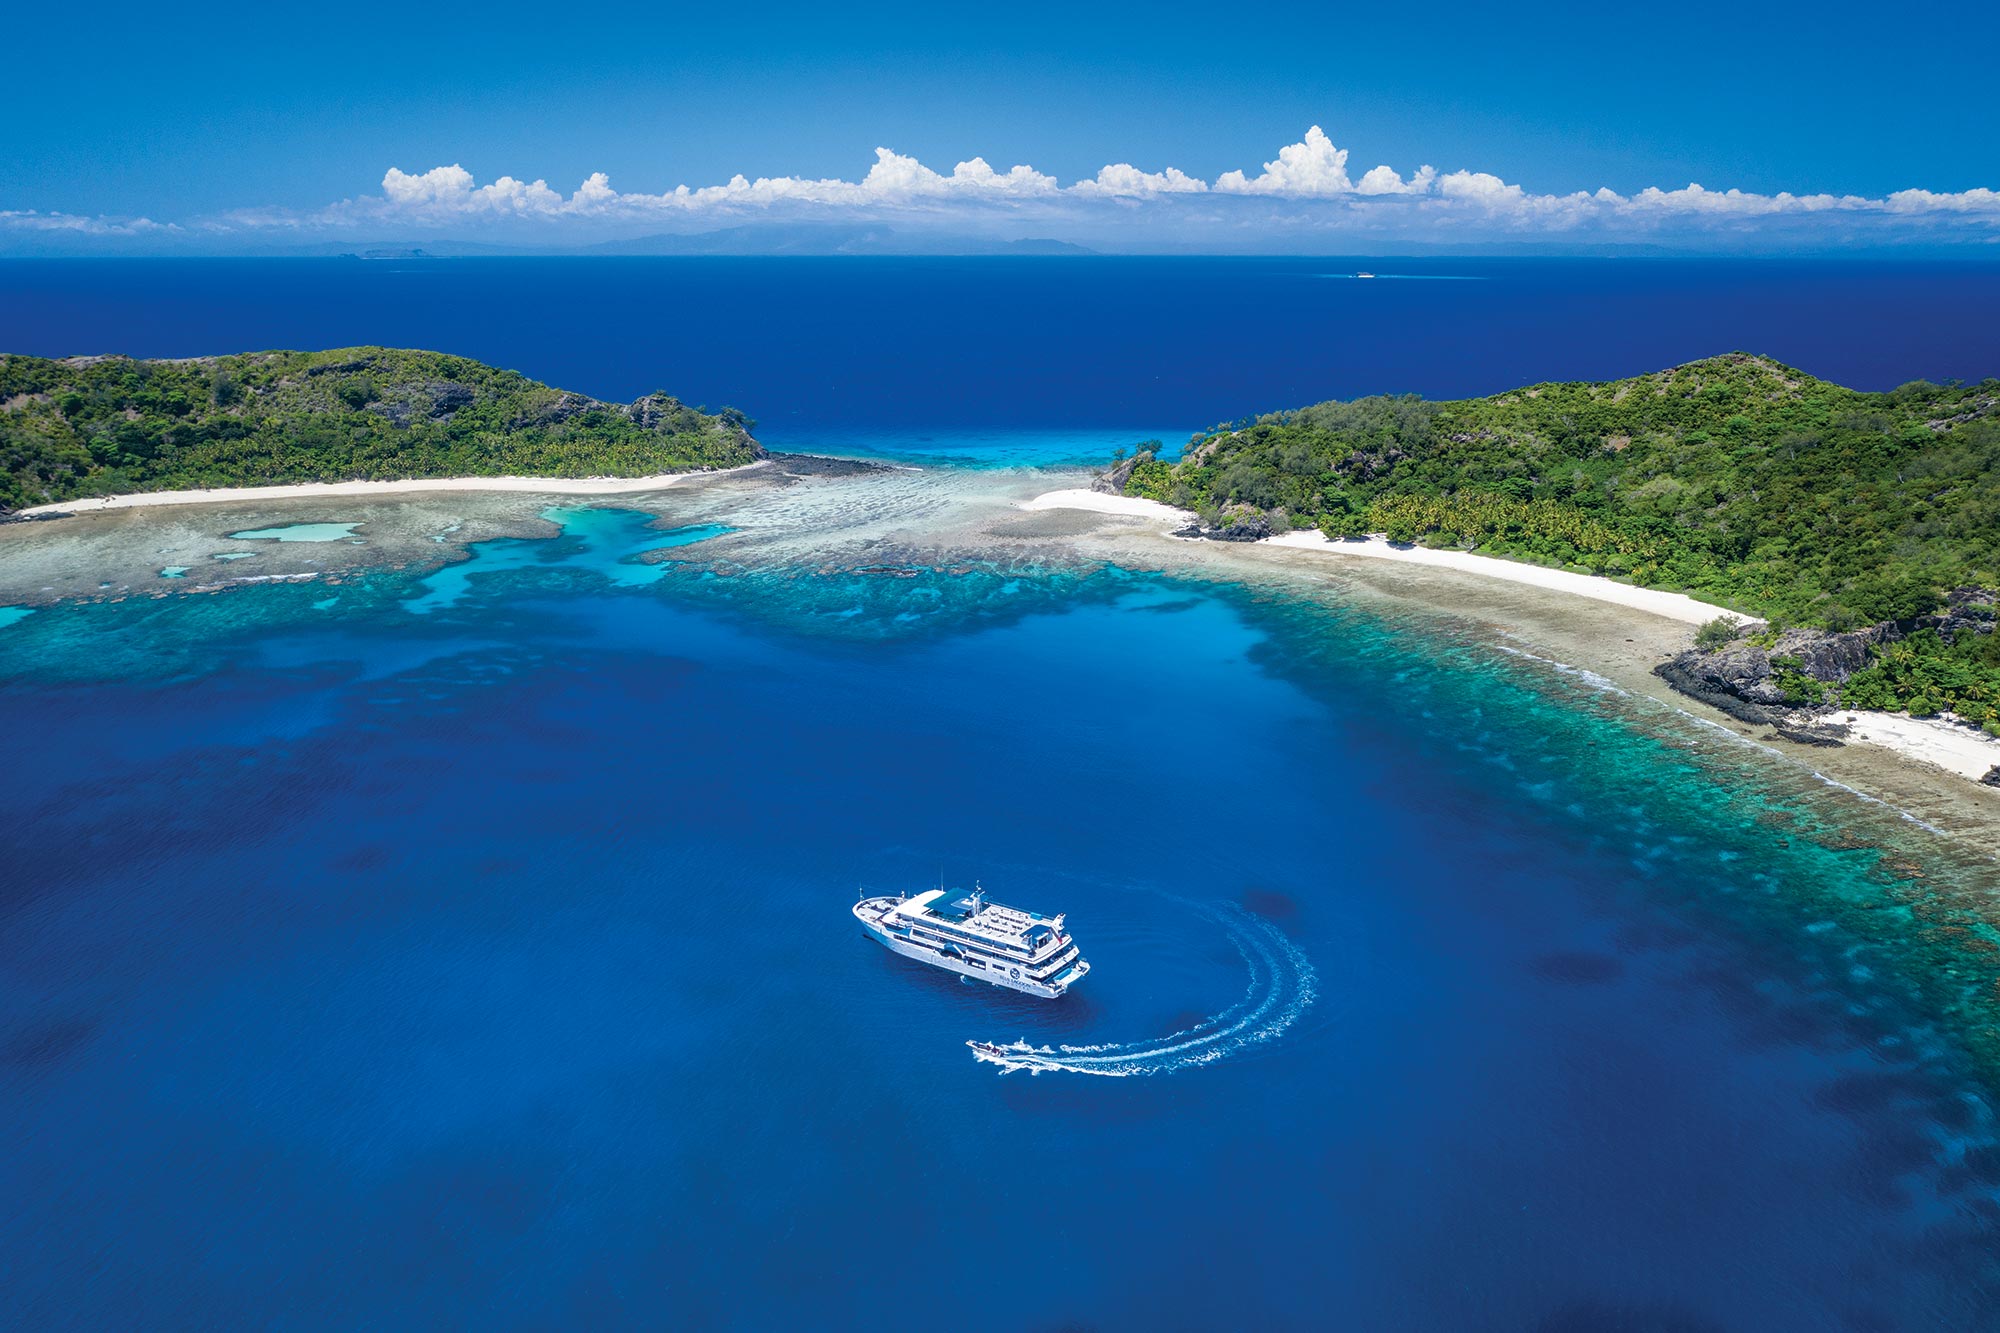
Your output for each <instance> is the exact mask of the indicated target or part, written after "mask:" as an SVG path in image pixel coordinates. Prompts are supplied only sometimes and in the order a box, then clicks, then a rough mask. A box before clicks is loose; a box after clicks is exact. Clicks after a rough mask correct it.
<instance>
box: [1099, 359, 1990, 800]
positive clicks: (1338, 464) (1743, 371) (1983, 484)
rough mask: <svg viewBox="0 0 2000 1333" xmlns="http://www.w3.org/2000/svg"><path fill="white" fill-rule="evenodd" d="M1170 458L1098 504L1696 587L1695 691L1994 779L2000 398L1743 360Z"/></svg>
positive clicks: (1257, 433) (1303, 414) (1400, 402)
mask: <svg viewBox="0 0 2000 1333" xmlns="http://www.w3.org/2000/svg"><path fill="white" fill-rule="evenodd" d="M1163 452H1164V451H1163V449H1162V448H1161V447H1160V446H1159V444H1158V443H1157V442H1148V443H1147V444H1145V445H1142V446H1140V447H1139V448H1138V449H1137V450H1136V451H1133V452H1131V453H1130V454H1126V453H1124V452H1123V451H1121V454H1120V456H1118V457H1116V458H1115V459H1114V460H1113V467H1112V468H1111V470H1110V471H1109V472H1107V473H1106V474H1105V475H1104V476H1103V477H1101V478H1099V480H1098V482H1097V483H1096V489H1097V490H1098V491H1099V492H1100V493H1102V494H1104V496H1105V498H1106V499H1107V500H1112V501H1116V502H1120V503H1124V504H1128V505H1129V504H1133V503H1137V502H1148V501H1150V502H1155V503H1158V504H1162V505H1167V506H1172V507H1174V508H1175V509H1178V510H1183V511H1189V512H1190V513H1191V515H1192V517H1191V520H1190V521H1189V522H1188V523H1187V525H1186V526H1185V527H1184V528H1183V530H1182V535H1185V536H1190V537H1202V538H1209V539H1219V540H1225V541H1277V542H1281V543H1285V544H1292V545H1298V544H1315V545H1317V544H1324V545H1325V546H1327V547H1328V548H1329V549H1334V550H1339V549H1340V548H1341V547H1342V546H1344V545H1349V544H1352V545H1355V546H1359V545H1360V544H1361V543H1363V542H1364V541H1365V540H1366V539H1368V538H1370V537H1373V538H1374V540H1375V543H1376V544H1377V546H1378V547H1379V545H1380V544H1381V543H1383V542H1386V543H1390V544H1393V545H1395V546H1398V547H1401V548H1405V549H1409V550H1416V551H1422V550H1435V551H1443V552H1476V553H1479V554H1480V555H1483V556H1490V557H1501V558H1506V559H1511V560H1515V561H1525V562H1530V563H1533V564H1535V565H1540V566H1544V567H1550V568H1554V569H1560V570H1564V571H1569V572H1572V573H1576V574H1583V575H1590V576H1596V577H1599V578H1602V579H1609V580H1616V581H1618V582H1619V583H1621V584H1626V585H1632V586H1633V587H1636V588H1643V589H1655V590H1662V591H1665V592H1671V593H1679V594H1687V595H1688V596H1690V597H1693V598H1696V599H1699V601H1700V602H1704V603H1709V604H1712V605H1713V606H1715V607H1716V608H1717V609H1718V611H1723V612H1724V613H1722V614H1718V615H1716V616H1715V617H1713V618H1711V619H1709V620H1708V621H1707V622H1706V623H1703V624H1701V625H1700V626H1699V627H1698V628H1697V629H1696V631H1695V636H1694V642H1693V644H1692V645H1691V646H1690V647H1689V649H1688V650H1687V651H1686V652H1685V653H1683V654H1680V655H1679V656H1677V657H1675V658H1674V659H1673V660H1671V661H1669V662H1666V663H1662V664H1661V666H1660V668H1659V674H1660V675H1661V676H1662V677H1663V678H1665V679H1666V680H1667V681H1668V682H1669V683H1670V684H1672V685H1674V686H1675V687H1676V688H1677V689H1680V690H1682V691H1683V692H1684V693H1688V694H1691V695H1693V696H1695V697H1699V698H1701V699H1703V700H1705V701H1707V702H1709V703H1712V704H1715V705H1717V706H1718V707H1722V708H1724V709H1725V710H1726V711H1728V712H1730V713H1732V714H1733V715H1735V716H1737V717H1738V718H1739V719H1740V720H1744V721H1749V722H1753V723H1759V724H1765V723H1768V724H1770V725H1772V726H1774V727H1776V728H1777V729H1778V730H1779V732H1780V734H1784V735H1788V736H1790V737H1791V738H1793V739H1797V740H1802V741H1807V742H1811V743H1833V742H1838V741H1839V740H1840V739H1842V738H1843V737H1844V736H1845V735H1846V734H1848V731H1849V729H1850V728H1853V727H1855V726H1857V725H1863V719H1862V718H1861V717H1860V716H1858V715H1857V712H1856V710H1862V711H1866V712H1872V713H1886V714H1902V715H1904V716H1905V717H1906V718H1908V719H1913V720H1916V721H1919V722H1930V721H1932V720H1934V719H1935V720H1942V721H1943V722H1945V723H1950V724H1956V725H1957V726H1958V727H1959V728H1961V729H1963V730H1964V731H1965V732H1966V733H1967V736H1968V739H1970V740H1972V741H1974V742H1976V744H1975V745H1974V747H1973V748H1972V750H1971V751H1970V752H1969V753H1971V754H1972V755H1974V756H1980V757H1982V758H1976V759H1975V760H1973V761H1972V762H1973V763H1974V765H1975V767H1978V768H1979V770H1980V772H1981V773H1984V775H1985V780H1987V781H1989V782H1992V783H1995V784H1996V785H2000V767H1996V768H1994V769H1992V770H1991V771H1987V770H1986V769H1985V767H1984V760H1983V756H1985V755H1986V754H1987V753H1988V745H1987V741H1986V737H2000V635H1996V634H1994V632H1993V630H1994V625H1995V618H1996V612H1995V606H1996V603H2000V593H1996V591H1995V589H1996V588H2000V381H1995V380H1992V379H1988V380H1985V381H1982V382H1980V383H1978V384H1969V385H1968V384H1944V385H1939V384H1930V383H1926V382H1921V381H1919V382H1916V383H1912V384H1905V385H1903V386H1902V387H1900V388H1898V389H1895V390H1892V391H1889V392H1885V393H1869V392H1863V391H1859V390H1854V389H1849V388H1845V387H1842V386H1840V385H1837V384H1831V383H1828V382H1826V381H1824V380H1819V379H1815V378H1814V377H1812V376H1810V375H1808V374H1806V373H1805V372H1803V371H1800V370H1796V369H1793V368H1792V367H1789V366H1786V365H1783V364H1781V363H1779V362H1777V361H1774V360H1771V359H1770V358H1768V357H1761V356H1752V355H1747V354H1743V353H1736V354H1731V355H1727V356H1718V357H1712V358H1708V359H1705V360H1701V361H1695V362H1691V363H1689V364H1687V365H1682V366H1677V367H1674V368H1672V369H1669V370H1664V371H1660V372H1658V373H1655V374H1648V375H1641V376H1637V377H1635V378H1631V379H1623V380H1614V381H1608V382H1597V383H1592V382H1576V383H1553V384H1540V385H1534V386H1530V387H1526V388H1522V389H1517V390H1514V391H1512V392H1509V393H1503V394H1498V395H1494V396H1492V397H1486V398H1475V399H1465V400H1459V401H1447V402H1434V401H1427V400H1424V399H1422V398H1418V397H1415V396H1410V395H1403V396H1378V397H1368V398H1360V399H1356V400H1353V401H1344V402H1326V403H1321V404H1318V405H1316V406H1313V407H1306V408H1300V409H1297V410H1295V411H1286V412H1276V413H1271V414H1268V415H1264V416H1259V417H1255V418H1251V419H1247V420H1243V421H1238V422H1233V423H1229V424H1227V425H1223V426H1220V427H1217V428H1216V429H1214V430H1211V431H1206V432H1203V433H1201V434H1199V435H1196V436H1195V437H1194V438H1193V439H1192V440H1191V441H1190V442H1189V444H1188V446H1187V448H1186V449H1185V451H1184V452H1183V453H1182V454H1181V456H1180V458H1179V459H1178V460H1177V461H1172V462H1170V461H1168V460H1167V459H1166V458H1164V457H1162V454H1163ZM1635 604H1636V603H1635ZM1727 612H1736V613H1740V614H1728V613H1727ZM1981 732H1983V733H1985V735H1984V736H1982V735H1981V734H1980V733H1981ZM1961 748H1963V747H1961ZM1968 775H1969V776H1974V777H1978V776H1979V775H1980V773H1972V772H1968Z"/></svg>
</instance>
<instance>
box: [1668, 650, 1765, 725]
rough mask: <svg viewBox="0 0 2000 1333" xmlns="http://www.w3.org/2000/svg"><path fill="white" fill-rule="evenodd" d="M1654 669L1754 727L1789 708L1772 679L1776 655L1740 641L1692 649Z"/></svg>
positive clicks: (1673, 683) (1685, 690)
mask: <svg viewBox="0 0 2000 1333" xmlns="http://www.w3.org/2000/svg"><path fill="white" fill-rule="evenodd" d="M1653 674H1654V675H1656V676H1658V677H1659V678H1660V679H1661V680H1664V681H1665V682H1667V684H1669V685H1671V686H1673V687H1674V688H1675V689H1677V690H1679V691H1680V692H1681V693H1682V694H1685V695H1688V696H1689V697H1690V698H1695V699H1699V700H1701V701H1702V702H1703V703H1705V704H1707V705H1708V706H1709V707H1711V708H1715V709H1718V710H1720V711H1721V712H1724V713H1727V714H1729V716H1731V717H1733V718H1735V719H1736V720H1737V721H1739V722H1748V723H1749V724H1750V725H1751V726H1753V727H1764V726H1775V725H1776V724H1777V723H1778V722H1779V721H1781V720H1783V718H1784V717H1785V716H1786V715H1787V714H1789V713H1790V711H1791V710H1790V708H1789V707H1788V706H1787V705H1786V704H1785V699H1784V694H1783V692H1781V691H1780V690H1778V688H1777V687H1776V686H1775V685H1774V684H1772V682H1771V658H1770V655H1769V654H1768V653H1766V652H1765V651H1764V650H1763V649H1762V648H1759V647H1758V646H1757V645H1755V644H1753V643H1744V642H1741V641H1738V642H1736V643H1732V644H1730V645H1728V646H1727V647H1724V648H1718V649H1716V650H1715V651H1714V652H1710V653H1705V652H1702V651H1701V650H1700V649H1699V648H1690V649H1689V650H1688V651H1687V652H1684V653H1680V654H1678V655H1676V656H1674V657H1671V658H1669V659H1668V660H1666V661H1664V662H1662V663H1660V664H1659V665H1658V666H1656V667H1654V668H1653Z"/></svg>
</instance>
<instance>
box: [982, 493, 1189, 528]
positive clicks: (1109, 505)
mask: <svg viewBox="0 0 2000 1333" xmlns="http://www.w3.org/2000/svg"><path fill="white" fill-rule="evenodd" d="M1020 507H1021V508H1023V509H1086V510H1089V511H1090V512H1091V513H1093V514H1123V515H1125V516H1126V517H1127V518H1156V519H1161V520H1163V521H1166V522H1170V523H1189V522H1192V521H1193V520H1194V515H1193V514H1191V513H1189V512H1188V511H1187V510H1185V509H1176V508H1174V507H1173V506H1172V505H1168V504H1161V503H1160V502H1159V501H1158V500H1141V499H1139V498H1138V497H1137V496H1134V495H1105V494H1103V493H1102V492H1099V491H1087V490H1084V489H1082V488H1081V487H1076V488H1073V489H1070V490H1062V491H1048V492H1045V493H1044V494H1041V495H1037V496H1036V497H1035V498H1034V499H1032V500H1023V501H1022V502H1021V505H1020Z"/></svg>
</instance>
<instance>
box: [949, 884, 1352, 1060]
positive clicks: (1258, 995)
mask: <svg viewBox="0 0 2000 1333" xmlns="http://www.w3.org/2000/svg"><path fill="white" fill-rule="evenodd" d="M1214 916H1215V919H1216V921H1217V922H1218V923H1219V924H1220V925H1221V926H1222V928H1223V929H1224V930H1226V931H1227V932H1228V933H1229V940H1230V943H1232V944H1234V945H1235V946H1236V950H1237V952H1238V953H1240V954H1242V955H1243V962H1244V965H1245V966H1246V967H1248V968H1249V970H1250V984H1249V986H1248V987H1247V988H1246V989H1245V990H1244V992H1243V998H1242V999H1240V1000H1238V1001H1237V1002H1236V1003H1235V1004H1233V1005H1231V1006H1230V1007H1229V1008H1227V1009H1225V1010H1223V1011H1222V1012H1221V1013H1219V1014H1215V1015H1213V1016H1211V1017H1209V1018H1204V1019H1203V1020H1202V1021H1201V1022H1199V1023H1196V1024H1194V1025H1193V1026H1192V1027H1188V1028H1183V1029H1182V1030H1180V1031H1179V1032H1173V1033H1169V1034H1168V1035H1166V1036H1164V1037H1153V1038H1149V1039H1147V1040H1144V1041H1127V1042H1106V1043H1103V1044H1101V1045H1096V1046H1030V1045H1029V1044H1028V1043H1027V1042H1025V1041H1016V1042H1011V1043H1009V1044H1007V1045H1004V1046H1003V1045H999V1044H997V1043H994V1042H990V1041H968V1042H967V1043H965V1044H966V1045H967V1046H969V1047H970V1048H971V1049H972V1058H973V1059H975V1060H981V1061H984V1062H985V1063H987V1064H992V1065H998V1066H1000V1072H1001V1073H1003V1074H1012V1073H1015V1072H1018V1071H1020V1070H1026V1071H1027V1072H1028V1073H1030V1074H1051V1073H1066V1074H1096V1075H1098V1076H1100V1077H1103V1078H1133V1077H1137V1076H1138V1075H1141V1074H1172V1073H1176V1072H1178V1071H1179V1070H1182V1069H1191V1068H1193V1067H1195V1066H1196V1065H1206V1064H1213V1063H1215V1062H1216V1061H1217V1060H1221V1059H1225V1058H1227V1057H1228V1056H1231V1055H1234V1054H1236V1053H1237V1052H1238V1051H1242V1050H1245V1049H1247V1048H1249V1047H1251V1046H1255V1045H1257V1044H1259V1043H1260V1042H1266V1041H1270V1040H1272V1039H1273V1038H1275V1037H1277V1036H1278V1035H1279V1034H1281V1033H1283V1032H1284V1031H1285V1030H1286V1029H1287V1028H1289V1027H1291V1026H1292V1024H1293V1023H1295V1022H1297V1021H1298V1018H1299V1015H1300V1014H1303V1013H1304V1012H1305V1011H1306V1009H1307V1008H1308V1007H1309V1006H1310V1005H1311V1004H1312V1002H1313V996H1314V994H1315V992H1316V984H1317V983H1316V978H1315V976H1314V974H1313V968H1312V964H1311V963H1310V962H1309V961H1307V959H1306V956H1305V954H1304V953H1302V952H1300V950H1299V948H1298V946H1297V945H1295V944H1293V943H1292V942H1291V941H1290V940H1289V939H1287V938H1286V937H1285V934H1284V932H1283V931H1281V930H1279V929H1278V928H1277V927H1276V926H1274V925H1271V924H1270V923H1269V922H1266V921H1260V920H1258V919H1257V918H1255V917H1253V916H1251V915H1249V914H1248V913H1247V912H1243V911H1240V910H1235V909H1227V910H1217V911H1215V912H1214Z"/></svg>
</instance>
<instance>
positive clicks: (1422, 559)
mask: <svg viewBox="0 0 2000 1333" xmlns="http://www.w3.org/2000/svg"><path fill="white" fill-rule="evenodd" d="M1021 508H1023V509H1086V510H1089V511H1091V512H1092V513H1098V514H1122V515H1126V516H1128V517H1132V518H1151V519H1160V520H1164V521H1170V522H1174V523H1190V522H1193V521H1194V517H1195V516H1194V515H1193V514H1192V513H1190V512H1189V511H1187V510H1185V509H1176V508H1174V507H1173V506H1172V505H1166V504H1161V503H1160V502H1159V501H1157V500H1140V499H1136V498H1134V497H1132V496H1129V495H1102V494H1099V493H1098V492H1096V491H1086V490H1062V491H1049V492H1047V493H1046V494H1043V495H1038V496H1036V497H1035V498H1034V499H1032V500H1027V501H1024V502H1023V503H1022V505H1021ZM1259 544H1260V545H1264V546H1285V547H1291V548H1295V549H1298V550H1306V551H1322V552H1325V553H1326V554H1328V555H1335V556H1352V557H1356V558H1360V559H1368V560H1399V561H1402V562H1403V563H1405V564H1411V565H1430V566H1432V567H1433V568H1437V569H1456V570H1459V571H1460V572H1462V573H1466V574H1479V575H1483V576H1485V577H1486V578H1494V579H1505V580H1507V581H1508V582H1509V583H1525V584H1528V585H1530V586H1531V587H1536V588H1549V589H1553V590H1555V591H1557V592H1567V593H1573V594H1575V595H1576V596H1578V597H1589V598H1593V599H1595V600H1597V601H1600V602H1615V603H1617V604H1618V605H1619V606H1629V607H1631V608H1632V609H1633V610H1635V611H1649V612H1651V613H1652V614H1654V615H1656V616H1665V617H1667V618H1668V619H1670V620H1678V621H1682V622H1683V623H1686V624H1689V625H1700V624H1704V623H1706V622H1708V621H1710V620H1713V619H1715V618H1716V617H1717V616H1727V615H1737V614H1738V613H1736V612H1733V611H1731V610H1730V609H1729V608H1728V607H1726V606H1715V605H1713V604H1711V603H1709V602H1701V601H1696V600H1695V599H1694V598H1692V597H1689V596H1688V595H1687V594H1685V593H1678V592H1661V591H1659V590H1658V589H1655V588H1635V587H1633V586H1632V585H1631V584H1628V583H1620V582H1618V581H1617V580H1616V579H1607V578H1599V577H1597V576H1595V575H1591V574H1572V573H1570V572H1569V571H1568V570H1562V569H1549V568H1547V567H1545V566H1542V565H1530V564H1525V563H1523V562H1521V561H1518V560H1502V559H1500V558H1499V557H1497V556H1490V555H1472V554H1470V553H1468V552H1465V551H1434V550H1431V549H1429V548H1428V547H1422V546H1392V545H1390V544H1389V542H1388V540H1387V539H1386V538H1383V537H1369V538H1367V539H1366V540H1362V541H1330V540H1328V538H1327V537H1326V535H1325V534H1324V533H1320V532H1317V531H1298V532H1287V533H1282V534H1280V535H1278V536H1276V537H1266V538H1265V539H1264V540H1263V542H1261V543H1259ZM1740 618H1741V619H1743V620H1745V621H1749V620H1750V619H1751V617H1748V616H1742V617H1740Z"/></svg>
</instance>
